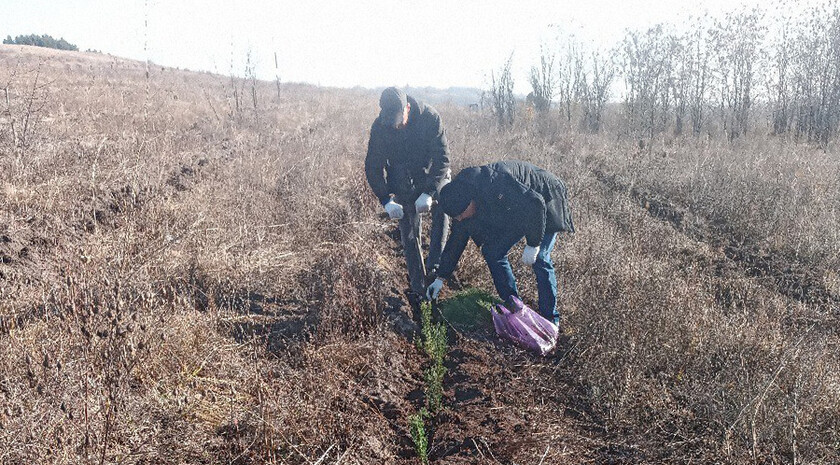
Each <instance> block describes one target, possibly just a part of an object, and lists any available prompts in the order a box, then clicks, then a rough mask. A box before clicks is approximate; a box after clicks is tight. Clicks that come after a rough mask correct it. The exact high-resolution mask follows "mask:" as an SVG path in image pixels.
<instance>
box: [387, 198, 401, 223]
mask: <svg viewBox="0 0 840 465" xmlns="http://www.w3.org/2000/svg"><path fill="white" fill-rule="evenodd" d="M385 211H386V212H388V216H389V217H390V218H391V219H392V220H400V219H402V217H403V208H402V205H400V204H398V203H397V202H394V201H393V200H389V201H388V203H386V204H385Z"/></svg>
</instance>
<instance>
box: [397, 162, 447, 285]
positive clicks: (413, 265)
mask: <svg viewBox="0 0 840 465" xmlns="http://www.w3.org/2000/svg"><path fill="white" fill-rule="evenodd" d="M448 183H449V179H448V178H447V180H446V181H444V182H443V185H441V187H443V186H444V185H446V184H448ZM437 197H438V193H437V192H436V193H435V195H434V196H433V199H434V200H435V203H434V204H433V205H432V211H431V216H432V229H431V231H429V256H428V257H427V258H426V260H425V261H424V260H423V248H422V240H421V239H422V238H421V231H422V226H423V218H422V215H421V214H419V213H417V210H416V209H415V208H414V198H410V200H409V199H408V198H407V199H405V202H403V201H402V200H403V199H401V198H397V199H395V201H396V202H397V203H399V204H400V205H402V207H403V217H402V219H401V220H400V223H399V225H400V239H401V240H402V246H403V253H404V254H405V263H406V266H407V267H408V281H409V283H410V286H411V290H412V291H413V292H415V293H417V294H419V295H425V293H426V274H427V273H428V272H430V271H432V270H433V269H436V268H437V266H438V265H439V264H440V254H441V252H442V251H443V247H444V246H445V245H446V239H447V238H448V237H449V221H450V220H449V216H447V215H446V214H445V213H443V210H442V209H441V208H440V207H439V206H438V204H437V202H436V201H437Z"/></svg>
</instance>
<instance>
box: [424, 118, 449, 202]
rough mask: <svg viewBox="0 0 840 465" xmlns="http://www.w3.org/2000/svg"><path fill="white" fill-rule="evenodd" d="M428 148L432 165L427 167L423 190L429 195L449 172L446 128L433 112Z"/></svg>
mask: <svg viewBox="0 0 840 465" xmlns="http://www.w3.org/2000/svg"><path fill="white" fill-rule="evenodd" d="M428 150H429V155H430V158H431V160H432V166H431V167H430V168H429V177H428V183H427V185H426V186H424V189H423V191H424V192H426V193H427V194H430V195H431V194H433V193H435V192H437V191H439V190H440V187H441V183H442V182H443V180H444V179H445V178H446V175H447V174H448V173H449V144H448V143H447V141H446V130H445V129H444V128H443V124H442V123H441V121H440V115H439V114H437V113H435V114H434V118H432V120H431V124H430V127H429V147H428Z"/></svg>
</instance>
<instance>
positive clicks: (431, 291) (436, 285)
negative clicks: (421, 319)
mask: <svg viewBox="0 0 840 465" xmlns="http://www.w3.org/2000/svg"><path fill="white" fill-rule="evenodd" d="M441 289H443V281H442V280H441V279H440V278H437V279H435V281H434V282H433V283H432V284H429V287H427V288H426V298H427V299H429V300H435V299H437V297H438V294H440V290H441Z"/></svg>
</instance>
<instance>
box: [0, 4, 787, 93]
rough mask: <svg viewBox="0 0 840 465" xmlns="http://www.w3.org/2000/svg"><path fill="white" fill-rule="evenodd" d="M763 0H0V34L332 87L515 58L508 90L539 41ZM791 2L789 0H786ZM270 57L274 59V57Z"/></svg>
mask: <svg viewBox="0 0 840 465" xmlns="http://www.w3.org/2000/svg"><path fill="white" fill-rule="evenodd" d="M759 3H760V2H759V0H693V1H685V0H659V1H652V0H587V1H570V0H555V1H549V0H537V1H524V0H522V1H508V0H504V1H495V2H489V1H484V2H480V1H471V0H449V1H437V0H427V1H423V2H417V1H414V2H408V1H398V0H391V1H380V0H370V1H365V0H357V1H319V0H309V1H306V0H303V1H301V0H298V1H283V0H275V1H267V0H266V1H250V2H249V1H238V2H234V1H230V0H227V1H215V0H205V1H197V0H119V1H118V0H107V1H106V0H75V1H72V2H69V1H55V0H49V1H47V0H0V11H2V15H0V36H2V37H6V36H7V35H11V36H12V37H14V36H17V35H27V34H49V35H51V36H53V37H55V38H60V37H63V38H64V39H65V40H67V41H68V42H71V43H73V44H76V45H77V46H78V47H79V49H80V50H86V49H94V50H99V51H102V52H104V53H109V54H112V55H116V56H121V57H126V58H133V59H138V60H147V59H148V60H151V61H152V62H154V63H156V64H159V65H164V66H171V67H179V68H182V69H190V70H206V71H211V72H217V73H221V74H224V75H228V74H231V73H233V74H236V75H239V76H241V75H243V74H244V72H245V63H246V59H247V57H249V56H250V58H251V62H252V64H253V66H254V68H255V72H256V74H257V76H258V77H259V78H261V79H267V80H273V79H275V77H276V76H279V77H280V80H281V81H283V82H307V83H311V84H317V85H323V86H333V87H353V86H362V87H370V88H373V87H382V86H389V85H398V86H403V85H411V86H418V87H423V86H432V87H439V88H446V87H450V86H463V87H475V88H480V89H485V88H488V87H489V75H490V71H491V70H498V69H500V68H501V67H502V65H503V64H504V62H505V61H506V60H507V58H508V57H510V56H512V57H513V62H512V63H513V65H512V69H513V78H514V81H515V83H516V90H517V91H518V92H520V93H527V91H528V83H527V77H528V70H529V69H530V67H531V66H532V65H535V64H537V63H539V56H540V46H541V45H545V46H547V47H549V48H550V47H552V46H553V44H556V43H557V42H556V41H557V38H558V36H560V35H565V34H568V33H572V34H574V35H575V36H576V38H577V39H578V40H580V41H581V42H583V43H585V44H590V45H591V46H592V47H593V48H594V47H599V48H607V47H610V46H611V45H613V44H615V43H617V42H618V41H619V40H620V39H621V38H622V37H623V36H624V33H625V31H626V30H627V29H636V30H641V29H645V28H647V27H650V26H652V25H655V24H657V23H671V24H677V25H679V24H689V22H690V21H691V18H692V17H697V16H700V15H702V14H703V13H704V12H706V11H708V12H710V13H711V14H712V15H713V16H720V15H722V14H723V12H726V11H731V10H733V9H735V8H738V7H740V6H742V5H747V6H751V5H756V4H759ZM792 3H793V4H796V1H793V2H792ZM275 55H276V57H277V60H276V66H275Z"/></svg>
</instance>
